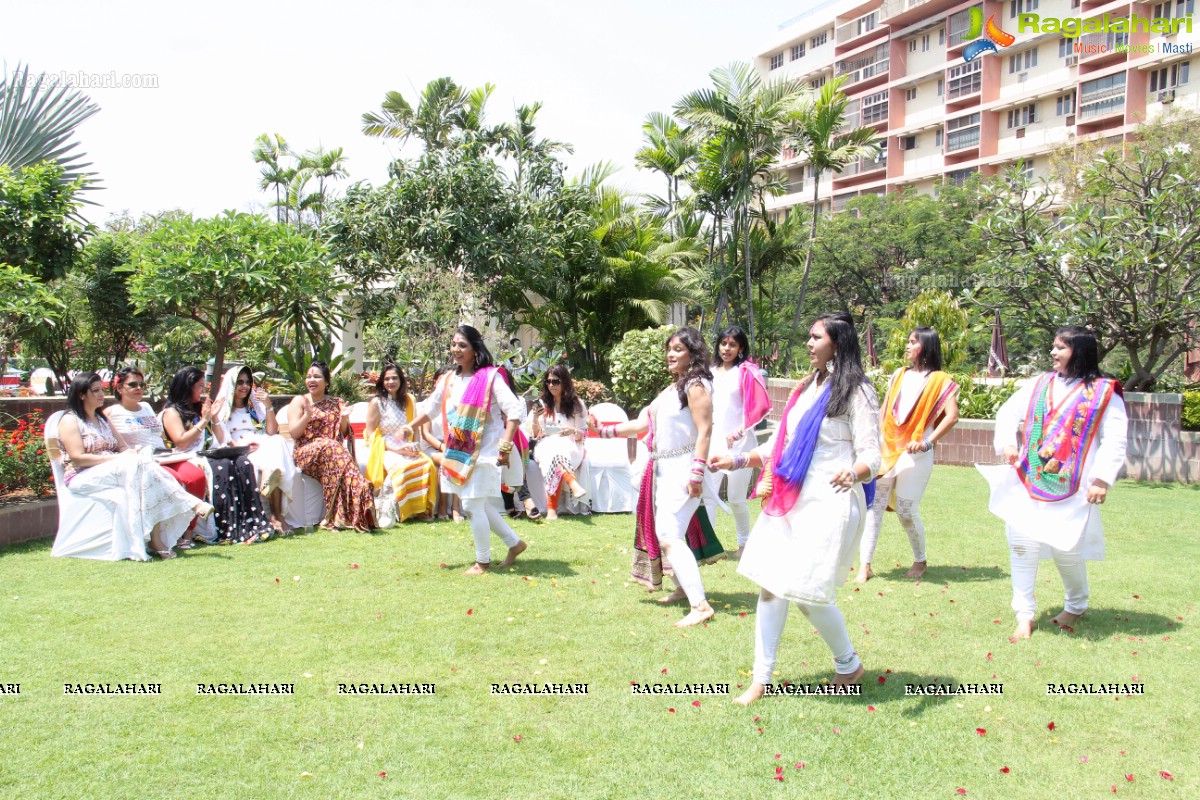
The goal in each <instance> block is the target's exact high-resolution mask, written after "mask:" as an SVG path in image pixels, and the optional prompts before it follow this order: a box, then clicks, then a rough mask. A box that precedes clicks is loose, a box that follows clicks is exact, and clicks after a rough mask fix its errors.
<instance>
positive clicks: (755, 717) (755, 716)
mask: <svg viewBox="0 0 1200 800" xmlns="http://www.w3.org/2000/svg"><path fill="white" fill-rule="evenodd" d="M760 719H762V717H760V716H758V715H757V714H755V715H754V721H755V722H758V721H759V720H760Z"/></svg>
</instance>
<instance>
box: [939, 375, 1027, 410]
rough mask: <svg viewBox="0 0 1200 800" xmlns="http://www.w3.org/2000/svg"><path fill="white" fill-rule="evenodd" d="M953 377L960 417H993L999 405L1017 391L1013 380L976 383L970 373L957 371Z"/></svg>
mask: <svg viewBox="0 0 1200 800" xmlns="http://www.w3.org/2000/svg"><path fill="white" fill-rule="evenodd" d="M953 378H954V382H955V383H957V384H958V416H959V417H960V418H962V419H995V418H996V412H997V411H999V410H1000V406H1002V405H1004V401H1005V400H1007V399H1008V398H1010V397H1012V396H1013V395H1014V394H1016V391H1017V382H1016V381H1014V380H1006V381H1004V383H1002V384H1000V385H999V386H992V385H990V384H986V383H976V382H975V381H974V380H972V378H971V376H970V375H965V374H960V373H959V374H954V375H953Z"/></svg>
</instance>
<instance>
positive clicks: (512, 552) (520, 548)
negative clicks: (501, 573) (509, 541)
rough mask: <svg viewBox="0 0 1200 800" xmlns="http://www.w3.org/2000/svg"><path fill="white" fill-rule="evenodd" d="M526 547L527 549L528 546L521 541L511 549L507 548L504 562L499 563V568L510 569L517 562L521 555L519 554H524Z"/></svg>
mask: <svg viewBox="0 0 1200 800" xmlns="http://www.w3.org/2000/svg"><path fill="white" fill-rule="evenodd" d="M527 547H529V545H527V544H525V540H524V539H522V540H521V541H519V542H517V543H516V544H514V545H513V546H512V547H510V548H508V555H506V556H505V557H504V560H503V561H501V562H500V566H502V567H511V566H512V565H513V563H514V562H515V561H516V560H517V556H519V555H521V553H524V552H525V549H526V548H527Z"/></svg>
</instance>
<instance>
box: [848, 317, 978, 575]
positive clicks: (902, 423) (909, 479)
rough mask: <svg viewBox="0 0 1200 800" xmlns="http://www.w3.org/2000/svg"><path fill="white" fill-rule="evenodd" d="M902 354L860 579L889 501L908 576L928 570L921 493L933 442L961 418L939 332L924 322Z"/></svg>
mask: <svg viewBox="0 0 1200 800" xmlns="http://www.w3.org/2000/svg"><path fill="white" fill-rule="evenodd" d="M904 357H905V359H907V360H908V363H909V366H908V367H901V368H900V369H898V370H896V372H895V373H894V374H893V375H892V379H891V381H890V382H889V383H888V392H887V397H885V398H884V402H883V407H882V408H881V409H880V412H879V414H880V416H879V426H880V446H881V450H882V456H883V462H882V464H881V465H880V468H879V471H880V475H879V479H878V481H877V482H876V485H875V488H876V492H875V502H874V503H872V504H871V509H870V513H869V514H868V515H867V527H866V530H865V531H863V537H862V544H861V545H860V546H859V555H858V561H859V565H858V575H857V576H856V577H855V579H854V580H855V582H857V583H866V582H867V581H869V580H870V579H871V578H872V577H874V573H873V572H872V571H871V559H872V558H874V557H875V545H876V544H877V543H878V542H879V529H880V528H881V527H882V526H883V514H884V512H885V511H886V510H887V509H888V508H889V504H892V507H894V508H895V510H896V517H897V518H898V519H899V520H900V527H902V528H904V532H905V533H907V534H908V543H909V544H910V545H911V546H912V553H913V564H912V567H911V568H910V569H909V570H908V572H906V573H904V577H906V578H920V577H921V576H923V575H924V574H925V569H926V566H927V564H928V562H927V561H926V558H925V523H924V521H923V520H922V519H921V513H920V510H919V509H920V505H921V498H922V497H924V495H925V489H926V488H927V487H928V486H929V479H930V477H931V476H932V475H933V447H934V445H936V444H937V443H938V441H939V440H940V439H941V438H942V437H943V436H945V435H946V434H947V433H949V432H950V429H951V428H953V427H954V425H955V424H956V423H957V422H958V399H957V397H956V395H957V393H958V384H956V383H955V382H954V381H953V380H951V379H950V376H949V375H948V374H947V373H945V372H943V371H942V342H941V339H939V338H938V335H937V331H935V330H934V329H933V328H924V327H922V328H917V329H916V330H914V331H913V332H912V333H910V334H909V335H908V342H907V343H906V344H905V346H904Z"/></svg>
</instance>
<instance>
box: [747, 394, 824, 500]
mask: <svg viewBox="0 0 1200 800" xmlns="http://www.w3.org/2000/svg"><path fill="white" fill-rule="evenodd" d="M815 378H816V375H815V374H813V375H809V376H808V377H807V378H805V379H804V380H803V381H801V382H800V385H799V386H797V387H796V388H795V389H793V390H792V394H791V396H790V397H789V398H788V401H787V405H786V406H785V407H784V409H783V419H781V420H780V422H779V426H780V427H779V435H778V436H776V437H775V450H774V451H773V452H772V453H771V458H770V461H768V462H767V463H765V464H763V470H762V477H761V478H759V481H758V487H757V489H756V490H755V493H756V494H757V495H758V496H759V497H761V498H762V510H763V513H764V514H767V515H768V516H772V517H782V516H783V515H784V514H786V513H788V512H789V511H791V510H792V507H793V506H795V505H796V500H797V499H798V498H799V497H800V490H801V489H803V488H804V476H805V475H806V474H807V473H808V467H809V465H810V464H811V463H812V457H813V453H814V452H815V451H816V449H817V436H818V434H819V433H820V432H821V422H822V421H823V420H824V419H825V412H826V410H827V409H828V408H829V387H830V386H831V385H832V384H829V383H826V384H825V388H824V389H822V390H821V394H820V395H819V396H818V397H817V401H816V402H815V403H813V404H812V405H811V406H809V409H808V410H807V411H805V412H804V416H803V417H801V418H800V424H799V425H797V426H796V433H795V435H794V436H792V440H791V441H790V442H787V441H786V439H787V420H788V416H789V415H790V414H791V413H792V408H793V407H794V406H795V405H796V401H797V400H799V399H800V395H802V394H804V392H805V390H806V389H808V387H809V384H811V383H812V382H813V380H814V379H815ZM785 445H786V446H787V450H786V451H785V450H784V446H785Z"/></svg>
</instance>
